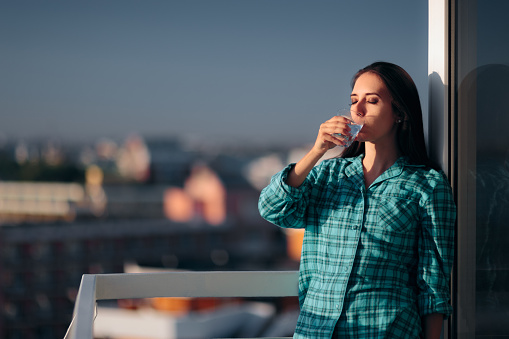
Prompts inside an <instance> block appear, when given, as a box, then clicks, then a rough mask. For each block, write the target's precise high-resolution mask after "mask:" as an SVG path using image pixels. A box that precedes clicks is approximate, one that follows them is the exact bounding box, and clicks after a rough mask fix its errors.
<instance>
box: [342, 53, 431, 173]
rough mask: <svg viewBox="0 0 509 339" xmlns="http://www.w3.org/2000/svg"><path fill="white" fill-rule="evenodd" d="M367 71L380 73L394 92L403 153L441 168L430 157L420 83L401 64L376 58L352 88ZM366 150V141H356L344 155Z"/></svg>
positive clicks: (357, 76) (391, 91) (355, 79)
mask: <svg viewBox="0 0 509 339" xmlns="http://www.w3.org/2000/svg"><path fill="white" fill-rule="evenodd" d="M364 73H373V74H376V75H378V76H379V77H380V79H382V81H383V82H384V84H385V86H386V87H387V89H388V90H389V93H390V94H391V97H392V109H393V111H394V113H395V114H396V115H397V116H398V117H399V119H400V120H401V123H399V124H398V130H397V132H396V139H397V145H398V147H399V150H400V151H401V153H402V154H403V155H404V156H407V157H408V159H409V161H410V163H412V164H416V165H426V166H429V167H431V168H434V169H438V166H437V165H436V164H434V163H433V162H432V161H431V160H430V159H429V158H428V153H427V152H426V143H425V141H424V130H423V125H422V109H421V101H420V100H419V93H418V92H417V87H416V86H415V83H414V81H413V80H412V78H411V77H410V75H409V74H408V73H407V72H406V71H405V70H404V69H403V68H401V67H399V66H398V65H395V64H392V63H389V62H375V63H373V64H371V65H369V66H367V67H365V68H363V69H361V70H359V71H358V72H357V73H356V74H355V76H354V77H353V79H352V88H353V87H354V86H355V82H356V81H357V79H359V77H360V76H361V75H363V74H364ZM364 151H365V148H364V143H363V142H358V141H355V142H354V143H353V144H352V145H351V146H350V147H347V148H346V149H345V150H344V151H343V153H342V154H341V157H342V158H349V157H355V156H358V155H360V154H363V153H364Z"/></svg>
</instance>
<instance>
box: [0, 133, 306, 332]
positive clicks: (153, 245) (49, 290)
mask: <svg viewBox="0 0 509 339" xmlns="http://www.w3.org/2000/svg"><path fill="white" fill-rule="evenodd" d="M168 146H170V145H169V144H165V143H164V142H162V141H159V142H158V143H155V144H154V143H150V142H147V150H149V152H150V161H151V164H150V173H151V174H152V175H154V176H153V177H150V178H148V179H147V180H146V183H143V184H141V183H134V182H128V181H123V182H115V183H109V184H108V183H105V182H104V180H105V179H104V172H103V169H101V167H100V166H99V165H100V163H99V165H97V164H93V163H91V164H89V167H88V170H87V171H86V180H85V183H84V184H71V183H69V184H62V183H45V184H42V183H5V182H4V183H0V211H1V207H2V206H4V207H5V206H6V205H8V204H6V203H5V201H7V200H9V199H10V200H11V201H12V200H15V201H18V203H19V205H23V204H25V205H28V206H32V207H31V209H28V208H26V209H22V208H18V209H17V210H16V211H17V212H16V213H17V214H16V217H13V215H14V214H13V209H12V208H11V210H9V211H8V212H5V209H4V212H0V213H3V214H1V215H2V217H3V224H2V227H0V277H1V278H0V300H1V303H0V305H2V306H1V315H0V337H1V338H8V339H17V338H61V337H63V335H64V333H65V331H66V330H67V328H68V326H69V323H70V321H71V315H72V308H73V304H74V301H75V300H74V298H75V297H76V293H77V290H78V287H79V284H80V280H81V276H82V275H83V274H86V273H121V272H124V267H125V265H126V263H135V264H136V265H139V266H145V267H152V268H162V269H186V270H267V269H269V270H270V269H274V270H278V269H296V268H297V265H298V261H296V260H294V259H292V257H290V256H289V255H288V252H287V248H288V246H287V240H286V237H285V233H284V232H283V231H282V230H281V229H279V228H277V227H275V226H274V225H271V224H269V223H268V222H266V221H265V220H263V219H262V218H261V217H260V216H259V213H258V209H257V201H258V196H259V190H258V189H256V188H254V187H253V185H251V184H250V183H249V181H248V180H247V179H246V177H245V175H244V172H243V171H244V169H245V166H246V164H248V163H249V162H250V161H252V157H245V158H236V157H234V156H225V155H216V156H214V157H211V158H208V159H206V161H204V160H201V161H193V159H196V158H199V157H197V156H196V154H192V153H189V154H188V153H186V152H185V151H182V150H181V149H179V147H178V146H176V145H173V146H174V147H173V148H170V147H168ZM166 147H168V149H169V151H168V152H169V153H171V154H179V153H180V156H178V155H177V156H175V158H173V159H172V158H167V157H166V156H165V154H164V152H163V150H164V149H165V148H166ZM111 150H114V148H112V149H111ZM103 151H104V152H108V150H107V149H106V150H105V149H103ZM158 152H159V153H158ZM34 201H36V202H37V203H33V202H34ZM28 202H32V203H28ZM43 202H44V204H43ZM57 202H58V204H57ZM2 204H3V205H2ZM45 204H46V205H45ZM51 204H53V205H54V206H60V205H62V206H64V205H65V206H67V207H66V209H64V208H62V209H61V210H60V209H57V208H55V209H54V210H52V209H51V208H50V207H49V206H50V205H51ZM59 204H60V205H59ZM53 205H51V206H53ZM34 206H38V207H34ZM36 211H39V212H37V213H39V214H37V213H36ZM293 257H294V256H293ZM161 303H163V304H164V303H165V301H159V304H157V303H156V306H157V307H159V308H161V307H163V308H164V307H166V306H164V305H163V306H161ZM124 306H125V305H124Z"/></svg>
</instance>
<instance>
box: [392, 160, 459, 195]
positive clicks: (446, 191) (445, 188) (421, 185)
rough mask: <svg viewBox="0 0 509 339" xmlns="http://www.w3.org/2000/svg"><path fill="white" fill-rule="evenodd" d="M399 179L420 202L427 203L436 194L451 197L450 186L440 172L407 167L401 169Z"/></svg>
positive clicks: (421, 167) (425, 168)
mask: <svg viewBox="0 0 509 339" xmlns="http://www.w3.org/2000/svg"><path fill="white" fill-rule="evenodd" d="M401 179H402V180H403V181H404V182H405V186H407V187H408V188H410V189H411V190H412V191H414V192H416V193H418V194H419V195H420V197H421V201H428V200H429V199H430V198H431V197H432V196H434V195H436V194H437V193H439V194H440V195H441V196H447V197H449V196H452V190H451V185H450V184H449V180H448V179H447V177H446V175H445V173H444V172H443V171H442V170H435V169H432V168H430V167H426V166H413V165H407V166H405V167H404V169H403V172H402V176H401Z"/></svg>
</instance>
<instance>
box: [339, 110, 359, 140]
mask: <svg viewBox="0 0 509 339" xmlns="http://www.w3.org/2000/svg"><path fill="white" fill-rule="evenodd" d="M354 115H359V114H358V113H357V112H355V111H352V110H351V109H349V108H343V109H340V110H339V111H338V116H342V117H345V118H347V119H348V120H349V121H350V123H349V124H348V126H350V134H349V135H343V134H341V133H335V134H334V136H335V137H338V138H341V139H343V140H344V142H345V144H344V146H343V147H345V148H346V147H348V146H350V145H351V144H352V143H353V142H354V141H355V138H357V135H358V134H359V131H360V130H361V128H362V126H363V123H362V122H361V121H357V122H355V120H354V119H353V116H354ZM357 120H359V119H357Z"/></svg>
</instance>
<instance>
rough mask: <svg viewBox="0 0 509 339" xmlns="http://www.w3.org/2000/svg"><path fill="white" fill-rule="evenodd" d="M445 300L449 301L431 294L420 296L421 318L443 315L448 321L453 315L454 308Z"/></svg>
mask: <svg viewBox="0 0 509 339" xmlns="http://www.w3.org/2000/svg"><path fill="white" fill-rule="evenodd" d="M445 300H447V299H446V298H440V297H436V296H433V295H429V294H422V295H420V296H419V297H418V305H419V313H420V314H421V317H422V316H425V315H428V314H432V313H441V314H443V315H444V318H446V319H447V318H448V317H449V316H450V315H451V314H452V306H451V305H450V304H449V303H448V302H447V301H445Z"/></svg>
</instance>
